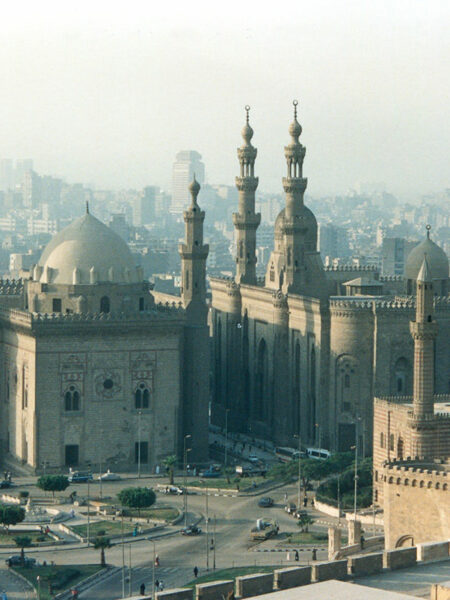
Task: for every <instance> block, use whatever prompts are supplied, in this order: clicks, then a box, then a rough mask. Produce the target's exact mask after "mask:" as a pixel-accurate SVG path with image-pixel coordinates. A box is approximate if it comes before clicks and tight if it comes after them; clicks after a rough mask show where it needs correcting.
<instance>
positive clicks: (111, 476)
mask: <svg viewBox="0 0 450 600" xmlns="http://www.w3.org/2000/svg"><path fill="white" fill-rule="evenodd" d="M97 479H101V480H102V481H120V479H122V477H121V476H120V475H118V474H117V473H111V471H110V470H109V469H108V471H107V472H106V473H103V475H99V476H98V477H97Z"/></svg>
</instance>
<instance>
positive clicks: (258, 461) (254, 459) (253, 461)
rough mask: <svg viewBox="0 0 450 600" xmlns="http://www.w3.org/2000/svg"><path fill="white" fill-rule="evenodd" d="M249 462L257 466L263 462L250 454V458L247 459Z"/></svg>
mask: <svg viewBox="0 0 450 600" xmlns="http://www.w3.org/2000/svg"><path fill="white" fill-rule="evenodd" d="M247 460H248V461H249V462H251V463H253V464H254V465H257V464H258V463H260V462H261V459H260V458H258V457H257V456H256V454H250V456H248V457H247Z"/></svg>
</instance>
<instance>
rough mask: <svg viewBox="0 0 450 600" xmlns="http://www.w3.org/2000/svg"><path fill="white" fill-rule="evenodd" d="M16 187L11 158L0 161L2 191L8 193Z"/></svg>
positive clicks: (0, 186) (0, 187) (0, 188)
mask: <svg viewBox="0 0 450 600" xmlns="http://www.w3.org/2000/svg"><path fill="white" fill-rule="evenodd" d="M13 187H14V169H13V161H12V160H11V159H10V158H3V159H2V160H0V190H2V191H4V192H6V191H7V190H11V189H12V188H13Z"/></svg>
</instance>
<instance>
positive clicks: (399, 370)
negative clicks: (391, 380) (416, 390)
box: [394, 357, 408, 394]
mask: <svg viewBox="0 0 450 600" xmlns="http://www.w3.org/2000/svg"><path fill="white" fill-rule="evenodd" d="M407 372H408V361H407V360H406V358H403V357H402V358H399V359H398V360H397V362H396V363H395V368H394V377H395V393H396V394H406V383H407V381H406V375H407Z"/></svg>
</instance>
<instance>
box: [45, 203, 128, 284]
mask: <svg viewBox="0 0 450 600" xmlns="http://www.w3.org/2000/svg"><path fill="white" fill-rule="evenodd" d="M34 279H35V280H38V281H40V282H42V283H56V284H90V283H100V282H113V283H135V282H138V281H139V272H138V270H137V268H136V264H135V261H134V258H133V255H132V254H131V251H130V249H129V248H128V246H127V244H126V242H125V241H124V240H123V239H122V238H121V237H120V236H119V235H117V234H116V233H115V232H114V231H113V230H112V229H110V228H109V227H107V226H106V225H104V224H103V223H102V222H101V221H99V220H98V219H96V218H95V217H93V216H92V215H91V214H89V213H88V212H87V213H86V214H85V215H83V216H82V217H80V218H79V219H77V220H76V221H74V222H73V223H71V224H70V225H69V226H68V227H66V228H65V229H63V230H62V231H60V232H59V233H58V234H57V235H55V237H54V238H53V239H52V240H51V241H50V242H49V244H48V245H47V246H46V248H45V250H44V252H43V253H42V256H41V258H40V259H39V262H38V265H37V267H36V268H35V275H34Z"/></svg>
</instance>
